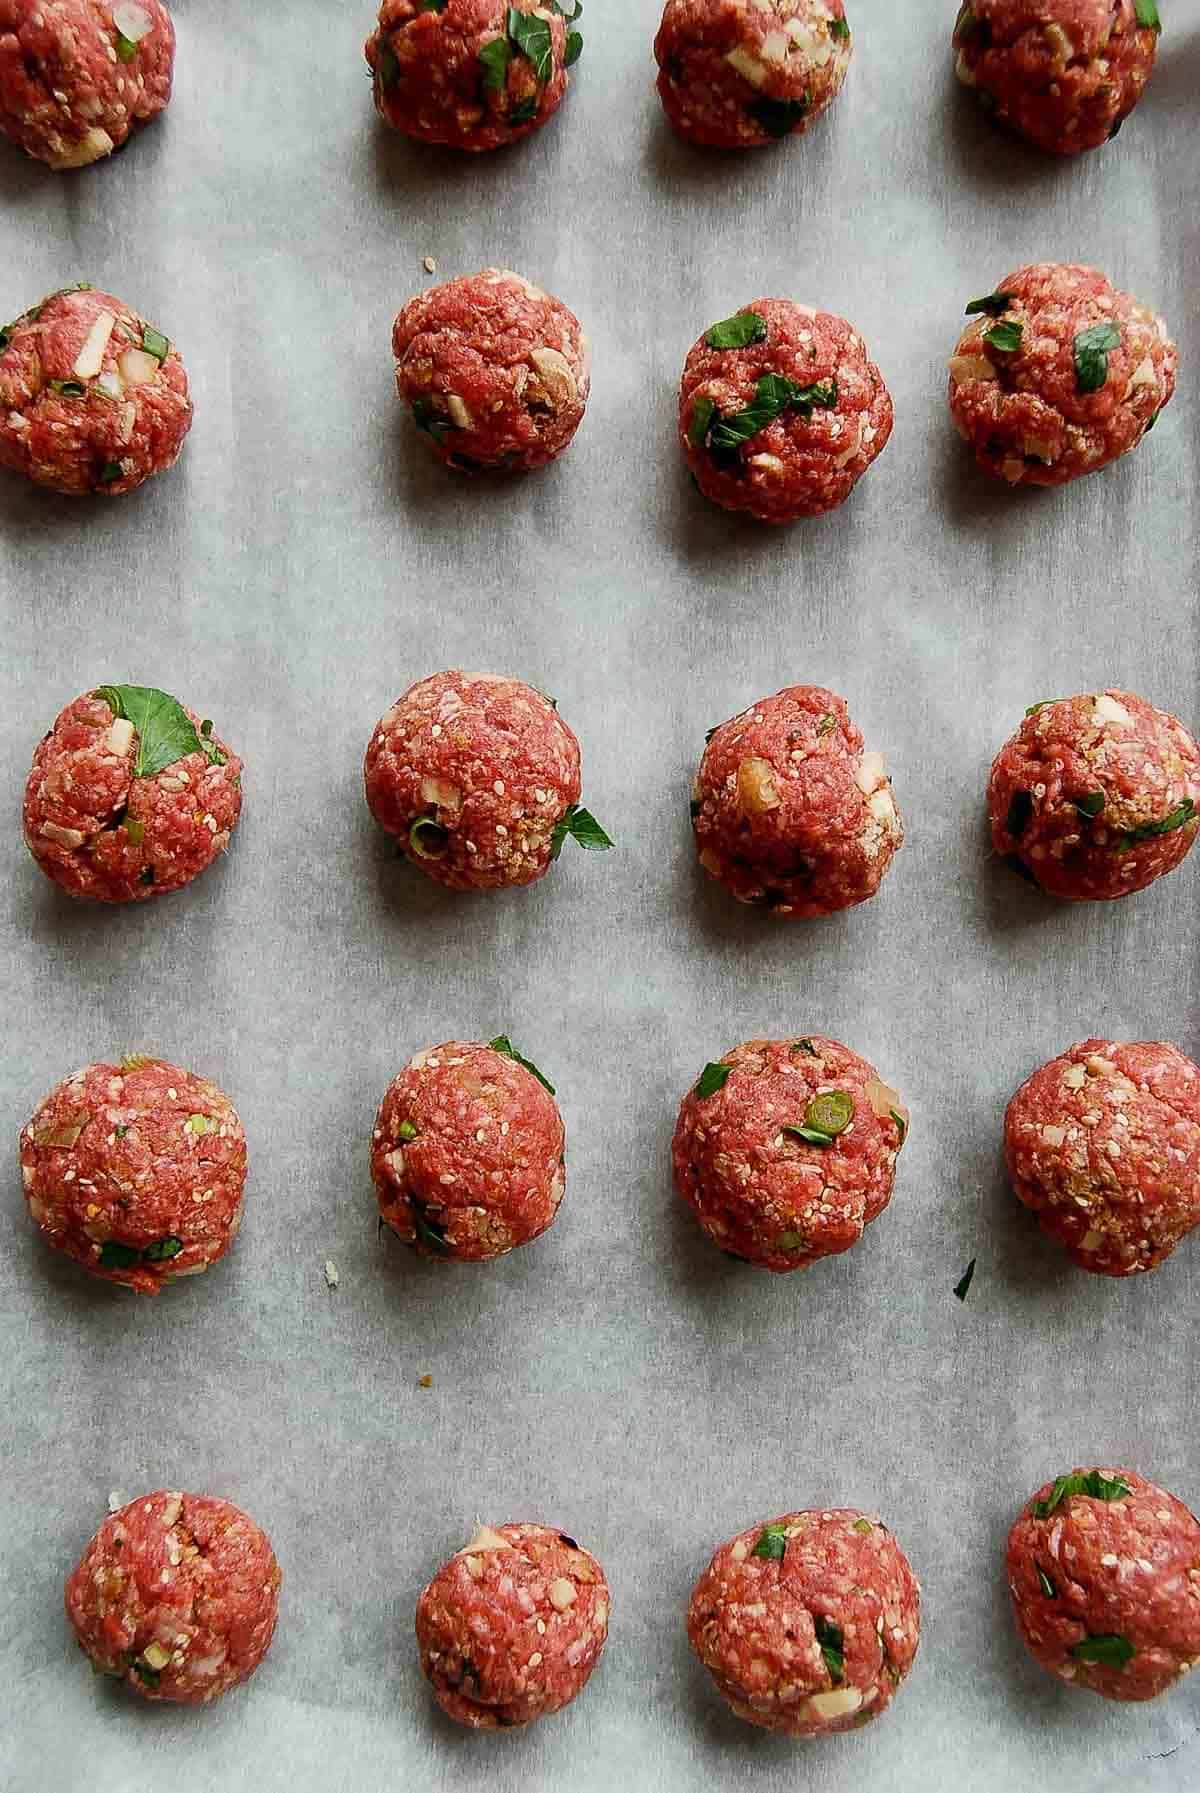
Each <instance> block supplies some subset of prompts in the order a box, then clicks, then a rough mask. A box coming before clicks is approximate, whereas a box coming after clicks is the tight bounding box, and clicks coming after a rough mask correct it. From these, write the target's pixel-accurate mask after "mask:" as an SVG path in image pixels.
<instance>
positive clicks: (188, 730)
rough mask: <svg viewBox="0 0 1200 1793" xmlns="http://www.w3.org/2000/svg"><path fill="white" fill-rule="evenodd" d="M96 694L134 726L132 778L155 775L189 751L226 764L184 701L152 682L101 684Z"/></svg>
mask: <svg viewBox="0 0 1200 1793" xmlns="http://www.w3.org/2000/svg"><path fill="white" fill-rule="evenodd" d="M95 695H96V696H97V697H98V698H101V699H102V700H103V702H104V703H106V704H107V705H108V707H109V709H110V710H111V711H112V713H113V715H114V716H120V717H124V719H125V720H126V721H127V722H132V724H133V726H134V730H135V732H136V734H137V740H138V748H137V759H136V761H135V762H134V768H133V776H134V777H135V778H155V777H157V775H158V773H160V772H165V771H166V769H167V767H168V766H174V765H175V764H177V762H178V761H179V760H182V759H186V758H187V756H188V754H189V753H203V754H204V755H206V757H207V759H208V762H209V764H210V765H213V766H223V765H224V764H225V755H224V754H223V753H222V752H221V750H220V748H219V747H214V746H213V744H212V743H211V742H210V741H207V740H202V739H201V737H200V735H199V734H198V733H197V732H196V727H195V724H194V723H193V722H192V719H191V717H190V716H189V715H188V713H187V711H186V710H185V709H184V707H183V705H182V704H181V703H180V702H179V700H178V698H174V697H171V696H170V695H169V693H168V692H166V691H158V690H155V688H154V687H153V686H152V685H101V686H99V687H98V688H97V690H96V693H95Z"/></svg>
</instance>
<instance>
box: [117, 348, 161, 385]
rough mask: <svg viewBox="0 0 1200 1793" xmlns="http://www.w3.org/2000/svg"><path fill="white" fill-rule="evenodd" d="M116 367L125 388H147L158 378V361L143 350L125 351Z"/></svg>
mask: <svg viewBox="0 0 1200 1793" xmlns="http://www.w3.org/2000/svg"><path fill="white" fill-rule="evenodd" d="M117 366H118V367H119V368H120V370H121V378H122V379H123V380H124V382H125V384H126V385H127V386H148V385H149V384H150V382H151V380H156V379H157V378H158V367H159V364H158V361H157V360H156V359H155V357H154V356H153V355H148V354H147V353H146V351H145V349H126V351H125V353H124V354H123V355H122V356H121V358H120V360H119V361H118V362H117Z"/></svg>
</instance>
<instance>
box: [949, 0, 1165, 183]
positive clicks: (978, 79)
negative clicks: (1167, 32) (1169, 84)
mask: <svg viewBox="0 0 1200 1793" xmlns="http://www.w3.org/2000/svg"><path fill="white" fill-rule="evenodd" d="M1161 29H1162V27H1161V25H1160V24H1159V20H1158V12H1157V8H1156V7H1155V5H1154V0H965V3H964V5H963V6H962V8H961V9H960V11H959V15H958V21H957V23H956V25H955V27H954V48H955V50H956V51H957V53H958V60H957V62H956V64H955V68H956V71H957V74H958V78H959V80H960V81H961V82H962V83H963V85H964V86H965V87H972V88H974V89H975V92H976V93H977V94H978V96H979V101H980V104H981V105H982V106H984V107H985V108H986V109H987V110H988V111H989V112H991V113H992V114H993V115H994V116H995V117H996V118H997V119H999V120H1000V122H1001V123H1002V124H1006V125H1010V126H1011V127H1012V129H1013V130H1015V131H1019V132H1020V134H1021V135H1022V136H1023V137H1028V139H1029V140H1030V142H1031V143H1036V144H1037V146H1038V148H1039V149H1046V150H1050V151H1051V152H1052V153H1053V154H1054V155H1057V156H1073V155H1076V154H1077V153H1078V152H1079V151H1080V150H1084V149H1095V148H1096V147H1097V145H1098V144H1101V143H1106V142H1107V141H1108V139H1109V138H1110V137H1115V136H1116V134H1117V132H1118V131H1119V130H1120V128H1121V125H1122V124H1123V122H1124V121H1125V119H1126V118H1128V116H1129V114H1130V113H1131V112H1132V111H1133V108H1134V107H1135V106H1136V105H1137V103H1138V101H1139V100H1140V99H1141V97H1142V89H1143V88H1144V87H1145V85H1146V83H1147V81H1148V80H1149V79H1150V71H1151V69H1152V68H1153V67H1154V52H1155V50H1156V49H1157V47H1158V33H1159V31H1160V30H1161Z"/></svg>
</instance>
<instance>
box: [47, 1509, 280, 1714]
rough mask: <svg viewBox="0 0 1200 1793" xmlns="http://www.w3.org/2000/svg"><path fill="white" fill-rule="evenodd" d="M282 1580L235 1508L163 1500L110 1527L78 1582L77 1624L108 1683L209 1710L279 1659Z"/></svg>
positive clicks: (113, 1519) (73, 1610)
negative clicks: (275, 1653)
mask: <svg viewBox="0 0 1200 1793" xmlns="http://www.w3.org/2000/svg"><path fill="white" fill-rule="evenodd" d="M281 1580H282V1577H281V1575H280V1573H279V1564H278V1563H277V1562H276V1561H275V1553H274V1551H273V1550H272V1549H271V1542H270V1539H269V1538H268V1537H267V1535H266V1533H265V1532H263V1531H260V1529H259V1527H258V1526H257V1525H255V1523H254V1521H253V1519H250V1518H249V1517H248V1516H247V1515H246V1514H245V1513H243V1512H241V1511H240V1510H239V1509H238V1508H237V1507H235V1506H234V1505H233V1503H232V1502H231V1501H228V1500H216V1499H214V1498H213V1496H212V1495H209V1494H172V1493H170V1492H168V1491H167V1490H165V1489H164V1490H163V1491H162V1492H161V1493H158V1494H145V1495H143V1496H142V1498H141V1499H140V1500H131V1501H130V1502H129V1505H128V1506H125V1507H121V1508H120V1510H119V1511H118V1512H116V1513H112V1514H110V1516H109V1517H108V1518H107V1519H106V1520H105V1521H104V1524H103V1525H102V1526H101V1527H100V1530H99V1531H98V1532H97V1533H96V1535H95V1537H94V1538H93V1539H92V1541H91V1543H90V1544H89V1545H88V1547H87V1549H86V1550H85V1551H84V1553H83V1556H82V1557H81V1558H80V1560H79V1563H78V1565H77V1566H76V1568H75V1569H73V1570H72V1572H71V1574H70V1575H68V1577H67V1585H66V1605H67V1618H68V1619H69V1620H70V1622H71V1626H72V1628H73V1630H74V1632H75V1637H76V1640H77V1642H78V1644H79V1647H80V1649H81V1650H83V1651H84V1652H85V1653H86V1654H87V1656H89V1657H90V1658H91V1662H92V1667H93V1668H95V1669H98V1670H99V1671H100V1673H101V1674H104V1675H115V1676H116V1677H117V1679H118V1680H120V1681H124V1683H125V1685H126V1686H127V1687H131V1688H132V1689H133V1691H134V1692H135V1693H140V1694H141V1696H142V1698H143V1699H147V1700H173V1701H176V1702H178V1703H179V1704H181V1705H185V1706H199V1705H206V1704H207V1703H208V1701H209V1700H215V1699H217V1698H219V1696H220V1695H221V1694H223V1693H228V1692H229V1689H230V1688H231V1687H236V1686H237V1684H238V1682H239V1681H245V1680H248V1679H249V1677H250V1676H251V1675H252V1674H253V1673H254V1671H255V1669H256V1668H257V1667H258V1665H259V1663H260V1662H261V1661H262V1659H263V1657H264V1656H265V1655H266V1653H267V1651H268V1650H269V1649H270V1647H271V1639H272V1637H273V1636H274V1633H275V1619H276V1616H277V1614H278V1611H279V1584H280V1581H281Z"/></svg>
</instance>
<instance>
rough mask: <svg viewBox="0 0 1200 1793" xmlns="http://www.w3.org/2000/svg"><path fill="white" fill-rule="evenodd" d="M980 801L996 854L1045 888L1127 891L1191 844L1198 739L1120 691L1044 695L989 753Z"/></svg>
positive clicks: (1095, 894)
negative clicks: (984, 793) (994, 752)
mask: <svg viewBox="0 0 1200 1793" xmlns="http://www.w3.org/2000/svg"><path fill="white" fill-rule="evenodd" d="M987 800H988V816H989V818H990V820H991V824H992V844H993V846H994V847H995V849H996V851H997V853H1002V854H1004V856H1005V857H1006V858H1007V859H1008V861H1009V863H1010V864H1011V865H1013V866H1014V868H1015V869H1016V870H1017V871H1019V872H1022V873H1023V874H1024V875H1025V876H1027V877H1029V878H1031V879H1032V880H1033V882H1034V883H1035V884H1040V885H1041V887H1042V889H1043V890H1046V891H1049V893H1050V894H1051V896H1056V897H1066V898H1068V899H1070V900H1072V901H1083V900H1085V899H1101V900H1107V899H1109V898H1113V897H1123V896H1128V895H1129V894H1130V892H1131V891H1134V890H1144V889H1145V887H1146V885H1147V884H1153V882H1154V880H1155V879H1156V878H1161V877H1162V876H1163V874H1164V873H1165V872H1170V871H1173V870H1174V869H1175V867H1176V866H1177V865H1178V864H1179V863H1180V861H1181V860H1183V859H1185V858H1186V857H1187V854H1188V853H1189V852H1190V850H1191V848H1192V846H1193V845H1194V843H1195V839H1196V832H1197V829H1200V815H1197V813H1196V806H1197V804H1198V803H1200V747H1198V746H1197V744H1196V742H1195V741H1194V740H1193V739H1192V736H1191V735H1190V734H1189V733H1188V731H1187V729H1186V728H1184V726H1183V724H1182V722H1179V721H1177V720H1176V718H1175V717H1174V716H1169V715H1168V714H1167V712H1166V711H1165V710H1156V709H1155V708H1154V706H1153V705H1152V704H1148V703H1147V702H1146V701H1145V699H1144V698H1141V697H1135V696H1134V695H1133V693H1132V692H1130V691H1116V690H1109V691H1099V692H1093V693H1089V694H1087V695H1084V696H1082V697H1059V698H1050V699H1048V700H1047V701H1045V702H1043V703H1037V704H1033V705H1031V706H1030V708H1029V710H1027V711H1026V714H1025V720H1024V722H1023V723H1022V724H1021V726H1020V728H1019V729H1018V730H1017V732H1016V734H1015V735H1013V736H1012V737H1011V739H1010V740H1008V741H1006V742H1005V744H1004V746H1003V747H1002V748H1001V749H1000V752H999V753H998V754H997V755H996V758H995V760H994V761H993V762H992V773H991V777H990V778H989V779H988V798H987Z"/></svg>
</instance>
